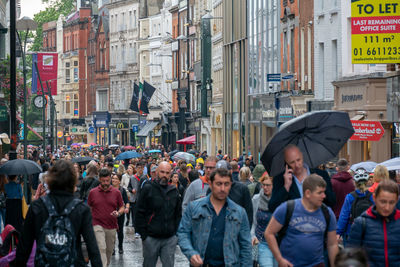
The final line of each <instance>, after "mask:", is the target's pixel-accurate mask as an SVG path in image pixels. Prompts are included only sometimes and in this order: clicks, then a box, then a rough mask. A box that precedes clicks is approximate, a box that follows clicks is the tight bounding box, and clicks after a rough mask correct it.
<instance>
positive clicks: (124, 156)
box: [115, 151, 143, 160]
mask: <svg viewBox="0 0 400 267" xmlns="http://www.w3.org/2000/svg"><path fill="white" fill-rule="evenodd" d="M142 156H143V155H142V154H140V153H138V152H136V151H126V152H123V153H121V154H119V155H118V156H117V157H116V158H115V160H124V159H134V158H140V157H142Z"/></svg>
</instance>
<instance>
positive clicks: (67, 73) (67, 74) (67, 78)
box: [65, 69, 71, 83]
mask: <svg viewBox="0 0 400 267" xmlns="http://www.w3.org/2000/svg"><path fill="white" fill-rule="evenodd" d="M70 82H71V72H70V69H65V83H70Z"/></svg>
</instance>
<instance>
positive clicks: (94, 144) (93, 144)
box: [89, 143, 98, 146]
mask: <svg viewBox="0 0 400 267" xmlns="http://www.w3.org/2000/svg"><path fill="white" fill-rule="evenodd" d="M89 145H91V146H98V144H96V143H90V144H89Z"/></svg>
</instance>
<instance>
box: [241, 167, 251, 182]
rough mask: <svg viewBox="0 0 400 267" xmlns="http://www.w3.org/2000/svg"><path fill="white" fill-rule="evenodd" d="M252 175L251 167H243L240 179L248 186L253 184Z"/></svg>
mask: <svg viewBox="0 0 400 267" xmlns="http://www.w3.org/2000/svg"><path fill="white" fill-rule="evenodd" d="M250 175H251V171H250V168H249V167H246V166H245V167H242V168H241V169H240V171H239V181H240V182H241V183H243V184H245V185H246V186H247V185H249V184H251V181H250Z"/></svg>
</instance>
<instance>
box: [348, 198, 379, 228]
mask: <svg viewBox="0 0 400 267" xmlns="http://www.w3.org/2000/svg"><path fill="white" fill-rule="evenodd" d="M365 193H366V194H365V196H359V195H358V194H357V193H356V191H353V192H351V193H350V194H351V195H352V196H353V197H354V201H353V203H352V204H351V212H350V224H353V222H354V220H355V219H356V218H357V217H358V216H360V215H361V214H362V213H363V212H364V211H366V210H367V209H368V208H369V207H371V206H372V205H373V204H374V203H373V202H372V201H371V195H372V193H371V192H370V191H366V192H365Z"/></svg>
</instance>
